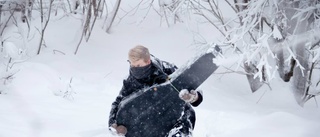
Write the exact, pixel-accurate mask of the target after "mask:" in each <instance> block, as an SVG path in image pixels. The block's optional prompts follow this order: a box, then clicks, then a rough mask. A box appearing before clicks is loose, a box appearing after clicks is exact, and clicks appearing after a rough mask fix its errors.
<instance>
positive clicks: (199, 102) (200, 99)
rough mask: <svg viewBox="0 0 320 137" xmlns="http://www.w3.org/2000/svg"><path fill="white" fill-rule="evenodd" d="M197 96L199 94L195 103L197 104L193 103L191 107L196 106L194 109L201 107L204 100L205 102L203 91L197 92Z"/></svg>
mask: <svg viewBox="0 0 320 137" xmlns="http://www.w3.org/2000/svg"><path fill="white" fill-rule="evenodd" d="M197 94H198V100H197V101H195V102H193V103H191V105H192V106H194V107H197V106H199V105H200V104H201V102H202V100H203V93H202V91H201V90H198V91H197Z"/></svg>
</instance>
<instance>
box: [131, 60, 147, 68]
mask: <svg viewBox="0 0 320 137" xmlns="http://www.w3.org/2000/svg"><path fill="white" fill-rule="evenodd" d="M150 63H151V61H150V60H148V61H147V62H145V61H144V60H143V59H139V60H137V61H131V60H130V66H131V67H144V66H147V65H149V64H150Z"/></svg>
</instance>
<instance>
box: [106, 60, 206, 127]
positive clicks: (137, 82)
mask: <svg viewBox="0 0 320 137" xmlns="http://www.w3.org/2000/svg"><path fill="white" fill-rule="evenodd" d="M151 57H152V58H151V63H152V64H151V65H152V66H151V69H152V71H153V73H152V74H151V75H150V76H149V77H147V78H144V79H136V78H134V77H133V76H132V75H131V74H129V77H128V78H127V79H125V80H124V81H123V86H122V89H121V91H120V93H119V95H118V96H117V98H116V100H115V101H114V102H113V103H112V107H111V111H110V115H109V126H111V124H113V123H116V114H117V112H118V107H119V104H120V102H121V101H122V100H123V99H124V98H125V97H127V96H129V95H131V94H132V93H136V92H138V91H140V90H141V89H143V88H148V87H151V86H152V85H154V84H161V83H164V82H166V81H167V79H168V75H170V74H172V73H173V72H174V71H175V70H176V69H177V67H176V66H175V65H173V64H170V63H168V62H165V61H160V60H159V59H157V58H155V57H154V56H151ZM198 95H199V99H198V100H197V101H196V102H194V103H192V104H191V105H192V106H198V105H199V104H200V103H201V102H202V94H201V93H200V92H198ZM185 111H186V110H185Z"/></svg>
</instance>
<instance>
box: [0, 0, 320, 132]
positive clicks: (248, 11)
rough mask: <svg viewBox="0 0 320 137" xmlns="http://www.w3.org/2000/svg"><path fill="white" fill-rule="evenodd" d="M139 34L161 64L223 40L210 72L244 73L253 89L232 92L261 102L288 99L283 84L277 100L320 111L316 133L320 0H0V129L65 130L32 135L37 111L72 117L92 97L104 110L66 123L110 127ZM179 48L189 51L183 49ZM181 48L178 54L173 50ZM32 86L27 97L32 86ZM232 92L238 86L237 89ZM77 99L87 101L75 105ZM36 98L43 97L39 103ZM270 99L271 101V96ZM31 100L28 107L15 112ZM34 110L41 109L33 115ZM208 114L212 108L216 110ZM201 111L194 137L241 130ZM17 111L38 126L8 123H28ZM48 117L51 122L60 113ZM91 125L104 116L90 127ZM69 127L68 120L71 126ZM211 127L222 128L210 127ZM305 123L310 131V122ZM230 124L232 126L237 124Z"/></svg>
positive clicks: (222, 74) (223, 74) (319, 92)
mask: <svg viewBox="0 0 320 137" xmlns="http://www.w3.org/2000/svg"><path fill="white" fill-rule="evenodd" d="M160 29H161V30H160ZM162 32H163V33H162ZM186 33H187V34H188V36H189V35H190V37H188V39H186V37H184V36H182V35H187V34H186ZM171 34H172V35H171ZM148 35H149V36H148ZM165 35H168V36H172V37H170V41H166V40H162V39H161V38H162V37H166V36H165ZM180 35H181V36H180ZM153 36H154V37H153ZM135 38H141V39H143V40H142V41H143V42H144V43H147V44H149V45H152V44H153V45H154V46H153V47H152V46H151V47H150V49H151V51H154V52H155V53H156V55H158V56H160V57H161V58H164V59H165V60H169V61H176V64H177V65H180V63H181V64H183V63H184V62H185V61H187V60H188V59H189V58H190V57H192V56H193V55H192V54H194V53H195V52H197V51H201V50H206V49H209V48H211V47H214V46H215V45H219V46H220V47H221V49H222V54H221V56H219V57H218V58H217V59H216V62H215V63H216V64H218V65H219V71H217V72H215V73H216V74H214V77H216V78H217V79H219V78H220V77H228V76H229V75H233V76H236V77H237V78H238V77H239V78H241V79H243V80H244V81H241V83H245V84H247V85H248V86H245V88H241V89H244V90H246V91H248V92H247V93H248V94H247V93H245V95H243V93H236V91H234V92H235V93H233V92H229V93H228V96H229V94H230V95H232V94H237V95H234V96H242V95H243V96H245V97H248V96H255V97H257V98H256V99H255V101H257V102H259V101H260V100H263V99H265V100H267V99H269V98H267V97H264V95H265V94H268V93H266V92H268V91H272V93H273V94H275V95H277V94H281V95H283V93H281V92H282V91H279V90H274V89H279V87H286V88H285V89H284V90H288V91H289V93H290V94H288V95H289V96H281V99H283V100H294V103H292V104H290V105H292V106H298V107H294V110H301V109H302V110H303V109H308V108H310V107H308V108H306V107H305V106H306V104H309V105H310V104H311V105H310V106H312V107H311V108H312V109H315V110H313V111H315V114H306V115H305V116H308V115H311V116H310V117H312V118H313V117H314V119H311V118H310V120H311V121H313V122H314V123H315V124H313V125H311V126H310V127H312V128H311V129H320V124H319V121H318V122H316V121H315V120H320V118H319V116H316V115H317V114H316V113H318V114H319V106H318V100H317V99H318V98H319V96H318V95H320V1H318V0H127V1H124V0H0V41H1V45H0V62H1V64H0V102H1V103H0V104H2V105H3V106H4V107H3V108H2V109H1V111H0V116H1V117H3V119H1V118H0V123H1V122H2V121H7V122H4V124H0V127H6V126H8V128H3V129H2V130H1V129H0V131H1V132H2V131H3V133H0V137H2V136H3V137H7V136H14V137H15V136H23V135H25V136H30V137H31V136H39V137H42V136H45V137H47V136H50V135H52V136H55V135H61V134H58V133H57V132H55V134H51V132H50V129H47V130H48V131H44V132H46V133H36V132H35V131H34V130H36V131H38V128H39V129H41V124H39V121H38V122H37V119H39V118H35V117H34V114H35V113H36V114H37V115H38V116H39V117H45V116H48V117H51V118H52V117H53V115H54V114H52V115H51V114H48V115H47V114H42V113H44V112H43V111H40V110H37V109H41V108H43V109H45V110H46V111H50V112H51V111H52V113H56V114H58V115H59V114H61V113H63V111H66V113H67V114H66V115H69V114H70V115H71V114H75V113H77V114H78V113H79V112H71V111H72V109H75V108H76V110H77V109H80V107H79V106H82V107H83V106H88V107H89V105H85V104H86V103H89V101H88V100H87V102H86V101H84V100H85V99H86V97H92V99H91V98H90V99H91V100H92V101H93V100H101V101H100V102H99V103H96V105H98V104H99V105H98V106H95V107H93V108H90V109H89V110H91V109H94V110H92V111H94V112H97V113H98V112H100V113H101V114H99V115H98V116H97V117H96V118H95V119H94V120H89V119H87V120H83V118H82V117H81V118H80V116H79V117H77V118H75V117H73V118H66V119H67V120H66V121H68V122H70V121H71V122H72V121H77V120H78V119H82V122H87V123H90V124H89V125H99V124H100V125H102V127H104V128H105V129H106V128H107V127H106V126H107V125H106V123H107V117H108V113H109V107H110V104H111V102H112V101H113V99H114V98H115V97H116V95H117V93H118V91H119V89H120V88H121V80H122V79H123V78H124V77H125V76H126V74H127V67H128V66H127V64H124V63H126V57H127V56H126V55H127V51H128V49H129V48H131V47H132V46H134V45H135V44H139V43H134V42H131V43H130V41H134V39H135ZM156 38H157V40H155V39H156ZM152 40H153V41H152ZM126 41H127V42H126ZM137 41H139V40H137ZM117 42H121V44H119V43H117ZM143 42H142V43H143ZM170 43H171V44H170ZM125 44H127V45H125ZM130 44H131V45H130ZM183 44H184V45H183ZM156 45H157V46H156ZM174 45H176V46H177V47H174ZM179 46H180V47H181V48H180V47H179ZM190 48H191V49H190ZM175 49H177V50H175ZM181 49H186V52H184V51H182V50H181ZM171 50H172V51H171ZM174 50H175V51H174ZM179 51H180V52H179ZM174 52H175V53H174ZM177 52H178V55H179V57H176V56H175V55H176V54H177ZM117 53H118V54H117ZM165 54H168V55H167V56H166V55H165ZM173 58H175V59H173ZM91 59H92V60H91ZM108 61H110V62H108ZM35 62H37V63H35ZM120 62H121V63H120ZM117 63H119V64H117ZM122 63H123V64H122ZM84 64H86V65H84ZM52 66H57V67H52ZM95 67H96V68H95ZM117 69H118V70H117ZM98 72H103V73H98ZM36 79H37V80H36ZM111 79H112V80H111ZM110 81H111V82H110ZM224 82H228V80H225V81H224ZM228 83H229V84H231V83H232V82H228ZM274 83H277V84H274ZM279 83H280V84H279ZM86 84H87V85H88V84H89V85H91V86H86ZM207 84H208V85H206V86H204V87H203V88H204V89H210V88H209V86H210V85H212V86H213V87H215V86H217V83H216V82H214V80H209V81H208V82H207ZM226 85H227V84H226ZM235 85H238V86H239V85H241V84H235ZM90 88H91V89H92V88H97V89H96V90H100V91H101V92H102V91H105V90H106V89H108V90H111V91H112V93H110V92H111V91H110V92H104V93H101V94H98V93H100V92H95V93H92V92H90V93H88V92H85V91H87V90H89V89H90ZM211 88H212V87H211ZM215 88H219V86H217V87H215ZM28 89H30V93H28V92H27V91H29V90H28ZM233 89H234V90H237V87H234V88H233ZM20 90H25V91H23V92H21V91H20ZM41 91H46V93H43V92H41ZM47 91H48V92H47ZM225 92H228V91H224V93H223V94H227V93H225ZM258 92H259V93H258ZM47 93H48V94H47ZM81 93H82V94H81ZM257 93H258V94H259V95H257ZM207 94H210V93H207ZM82 95H83V96H82ZM94 95H95V96H94ZM215 95H220V94H215ZM286 95H287V94H286ZM291 95H292V96H291ZM15 96H19V97H15ZM84 96H85V97H84ZM102 96H107V97H106V98H107V99H108V101H106V100H105V102H103V101H102V100H104V99H105V98H103V97H102ZM20 97H21V98H20ZM54 97H59V101H58V102H59V103H61V107H63V106H64V107H65V108H64V107H63V109H61V110H60V109H59V110H58V108H54V110H56V109H57V110H56V111H54V110H50V108H48V107H51V105H55V106H60V104H59V105H57V104H53V103H47V102H50V101H51V102H54V101H57V99H56V98H54ZM94 97H95V99H93V98H94ZM205 97H206V96H205ZM81 98H82V99H83V100H82V101H83V102H81V101H77V100H81ZM217 98H219V97H217ZM20 99H21V100H30V101H31V100H33V101H32V102H29V101H20V102H19V101H18V102H19V103H16V104H15V105H13V106H12V102H11V101H12V100H20ZM38 99H41V100H42V101H36V100H38ZM60 99H61V100H60ZM44 100H46V101H44ZM208 100H210V98H209V97H208ZM271 100H272V98H270V102H272V101H271ZM39 102H41V103H44V102H46V103H47V105H45V104H46V103H44V104H42V105H44V106H37V107H35V106H32V104H39ZM70 102H74V103H75V104H77V103H78V105H79V104H82V103H83V104H82V105H79V106H73V105H75V104H72V103H70ZM101 102H102V103H101ZM25 103H26V104H29V106H31V107H26V108H23V109H17V110H15V111H12V112H10V110H12V109H13V108H16V107H17V106H20V105H23V104H25ZM41 103H40V104H41ZM69 103H70V104H69ZM91 103H92V102H91ZM211 103H212V102H211ZM10 104H11V105H10ZM65 104H69V105H65ZM93 104H95V103H93ZM258 104H259V103H258ZM72 106H73V107H72ZM213 106H214V104H213ZM20 107H21V106H20ZM78 107H79V108H78ZM68 108H69V109H68ZM29 109H35V112H33V111H30V110H29ZM200 109H201V108H200ZM81 110H82V109H81ZM203 110H205V111H209V110H210V112H211V111H212V112H214V107H212V108H210V109H209V108H203ZM38 111H39V112H38ZM83 111H85V110H83ZM313 111H312V112H313ZM81 112H82V111H81ZM16 113H19V116H15V115H16ZM84 113H85V112H84ZM203 113H204V112H202V111H201V110H200V112H199V114H197V116H199V117H200V118H199V119H200V121H199V123H200V124H199V128H206V129H199V128H198V129H196V130H195V137H198V136H199V137H200V136H202V137H203V136H208V137H209V136H217V137H218V136H219V137H221V136H235V134H236V133H238V132H239V133H242V132H241V131H238V130H237V131H234V134H231V135H230V132H228V133H229V134H227V133H226V134H223V133H225V132H224V131H225V130H227V129H224V130H222V129H220V128H219V129H218V128H214V126H212V125H205V124H204V123H201V118H202V119H204V118H205V117H204V116H201V114H203ZM11 114H14V115H11ZM85 114H89V113H85ZM8 115H11V116H8ZM17 115H18V114H17ZM20 115H24V116H26V117H27V118H26V119H28V120H26V121H28V122H26V123H29V122H31V123H33V124H31V125H32V127H33V128H32V129H29V126H28V125H29V124H26V125H25V126H22V127H23V129H22V130H21V129H20V130H18V129H15V128H13V127H14V126H15V125H20V124H18V123H20V122H21V121H24V120H20V122H18V121H15V122H13V123H15V124H10V123H11V122H9V121H10V119H16V118H18V119H25V118H23V117H24V116H20ZM83 115H84V114H83ZM64 117H66V116H65V115H64ZM89 117H95V115H91V116H89ZM40 119H41V118H40ZM52 119H53V120H52V121H51V122H53V121H54V119H55V118H52ZM101 119H102V120H101ZM279 119H280V118H279ZM61 120H63V119H61ZM103 120H104V121H103ZM308 120H309V119H308ZM40 121H41V120H40ZM89 121H91V122H89ZM95 121H99V122H96V123H94V122H95ZM219 122H221V121H218V123H219ZM34 123H38V124H34ZM40 123H41V122H40ZM49 123H50V122H49ZM66 123H67V122H66ZM97 123H98V124H97ZM68 124H69V123H68ZM220 124H221V123H220ZM229 124H232V122H231V123H229ZM44 125H45V124H44ZM49 125H50V124H49ZM72 125H73V124H70V127H72ZM74 125H77V124H74ZM9 126H12V127H10V128H9ZM20 126H21V125H20ZM48 127H54V126H52V125H51V126H48ZM298 127H299V126H297V127H296V128H298ZM18 128H19V127H18ZM79 128H83V129H87V127H81V126H73V128H70V130H77V129H79ZM234 128H235V127H234ZM67 129H68V130H69V128H67ZM105 129H103V128H102V129H101V130H102V131H104V130H105ZM211 129H215V130H216V131H217V130H219V132H218V131H217V132H213V131H212V132H211V131H210V130H211ZM302 129H305V132H308V129H310V128H309V127H306V128H302ZM311 129H310V130H311ZM230 130H231V131H233V128H231V129H230ZM247 130H249V129H247ZM287 130H290V128H287ZM291 130H295V128H292V129H291ZM15 131H19V132H20V133H21V134H20V133H18V132H15ZM57 131H58V132H59V131H64V130H63V129H60V130H57ZM80 131H82V130H80ZM102 131H101V132H102ZM199 132H202V133H203V132H206V134H205V133H203V134H200V133H199ZM247 132H249V131H246V134H245V135H248V134H249V133H247ZM257 132H258V131H257ZM289 132H290V133H291V132H292V131H288V132H286V133H288V134H286V133H284V134H281V135H279V136H289V135H294V133H292V134H289ZM218 133H219V134H218ZM262 133H263V132H262ZM299 133H300V132H299ZM49 134H50V135H49ZM88 134H90V135H88ZM96 134H98V133H96V132H93V131H92V132H90V133H88V132H86V133H82V134H81V136H84V137H86V136H88V137H89V136H96ZM197 134H198V135H197ZM64 135H65V136H68V137H71V136H76V135H74V134H72V135H70V134H64ZM256 135H259V134H258V133H257V134H256ZM256 135H255V136H256ZM268 135H270V134H268ZM268 135H265V136H268ZM307 135H310V136H312V137H313V135H314V137H315V135H316V134H315V132H314V130H311V134H298V135H294V136H297V137H303V136H307ZM62 136H63V135H62ZM100 136H101V137H102V136H104V135H100ZM252 136H253V135H252ZM270 136H273V137H274V135H270ZM249 137H250V136H249Z"/></svg>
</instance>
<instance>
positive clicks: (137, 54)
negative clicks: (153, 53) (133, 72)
mask: <svg viewBox="0 0 320 137" xmlns="http://www.w3.org/2000/svg"><path fill="white" fill-rule="evenodd" d="M128 55H129V60H130V61H138V60H140V59H143V61H144V62H147V61H149V60H150V53H149V50H148V48H146V47H144V46H142V45H137V46H135V47H134V48H132V49H130V51H129V53H128Z"/></svg>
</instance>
